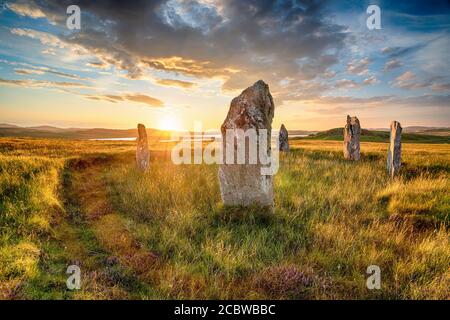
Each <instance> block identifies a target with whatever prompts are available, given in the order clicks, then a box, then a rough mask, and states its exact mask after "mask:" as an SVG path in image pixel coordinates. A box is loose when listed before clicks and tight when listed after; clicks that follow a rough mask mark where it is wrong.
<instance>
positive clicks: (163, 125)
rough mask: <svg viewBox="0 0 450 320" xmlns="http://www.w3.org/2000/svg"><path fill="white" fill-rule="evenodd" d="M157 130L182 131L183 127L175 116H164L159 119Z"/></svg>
mask: <svg viewBox="0 0 450 320" xmlns="http://www.w3.org/2000/svg"><path fill="white" fill-rule="evenodd" d="M158 129H160V130H167V131H181V130H183V126H182V125H181V121H180V119H179V118H178V117H177V116H174V115H172V114H166V115H163V116H162V117H161V118H160V119H159V122H158Z"/></svg>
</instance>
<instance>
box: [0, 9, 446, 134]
mask: <svg viewBox="0 0 450 320" xmlns="http://www.w3.org/2000/svg"><path fill="white" fill-rule="evenodd" d="M71 4H77V5H78V6H79V7H80V8H81V30H69V29H68V28H67V27H66V18H67V17H68V15H67V13H66V8H67V7H68V6H69V5H71ZM370 4H378V5H379V6H380V8H381V27H382V28H381V30H369V29H368V28H367V26H366V19H367V17H368V16H369V15H368V14H367V13H366V9H367V7H368V6H369V5H370ZM0 39H1V42H0V123H12V124H18V125H24V126H32V125H54V126H59V127H106V128H133V127H135V126H136V124H137V123H138V122H141V123H144V124H145V125H146V126H147V127H154V128H160V129H191V128H192V127H193V125H194V121H201V122H202V123H203V128H204V129H217V128H219V127H220V124H221V123H222V122H223V120H224V119H225V117H226V113H227V110H228V107H229V104H230V101H231V99H232V98H233V97H235V96H237V95H238V94H239V93H240V92H241V91H242V90H243V89H245V88H246V87H248V86H250V85H252V84H253V83H254V82H256V81H257V80H259V79H262V80H264V81H265V82H266V83H268V84H269V87H270V90H271V93H272V95H273V96H274V99H275V106H276V107H275V108H276V109H275V118H274V123H273V125H274V128H279V126H280V125H281V123H284V124H285V125H286V127H287V128H288V129H305V130H323V129H329V128H333V127H339V126H343V125H344V123H345V119H346V115H347V114H350V115H357V116H358V118H359V119H360V121H361V124H362V126H363V127H365V128H380V127H383V128H386V127H388V126H389V123H390V121H391V120H397V121H400V122H401V123H402V125H403V126H413V125H414V126H415V125H424V126H450V72H449V71H450V67H449V66H450V5H449V2H448V1H358V0H346V1H282V0H278V1H265V0H249V1H243V0H158V1H106V0H104V1H91V0H86V1H72V0H71V1H50V0H41V1H1V0H0Z"/></svg>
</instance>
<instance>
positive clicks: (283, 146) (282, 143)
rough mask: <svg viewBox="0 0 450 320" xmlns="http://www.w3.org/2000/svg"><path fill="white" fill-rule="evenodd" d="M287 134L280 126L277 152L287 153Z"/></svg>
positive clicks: (282, 126) (283, 127)
mask: <svg viewBox="0 0 450 320" xmlns="http://www.w3.org/2000/svg"><path fill="white" fill-rule="evenodd" d="M288 139H289V134H288V131H287V130H286V127H285V126H284V124H282V125H281V128H280V133H279V135H278V142H279V148H280V149H279V150H280V151H282V152H289V140H288Z"/></svg>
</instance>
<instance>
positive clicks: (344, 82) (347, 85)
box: [335, 76, 378, 89]
mask: <svg viewBox="0 0 450 320" xmlns="http://www.w3.org/2000/svg"><path fill="white" fill-rule="evenodd" d="M377 81H378V80H377V78H376V77H375V76H370V77H368V78H366V79H364V80H363V81H362V82H356V81H355V80H349V79H341V80H338V81H336V84H335V87H336V88H339V89H358V88H361V87H363V86H368V85H372V84H375V83H377Z"/></svg>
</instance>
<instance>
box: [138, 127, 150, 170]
mask: <svg viewBox="0 0 450 320" xmlns="http://www.w3.org/2000/svg"><path fill="white" fill-rule="evenodd" d="M138 134H139V136H138V139H137V149H136V165H137V167H138V169H139V170H142V171H147V170H148V168H149V165H150V152H149V151H148V141H147V131H145V126H144V125H143V124H140V123H139V124H138Z"/></svg>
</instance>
